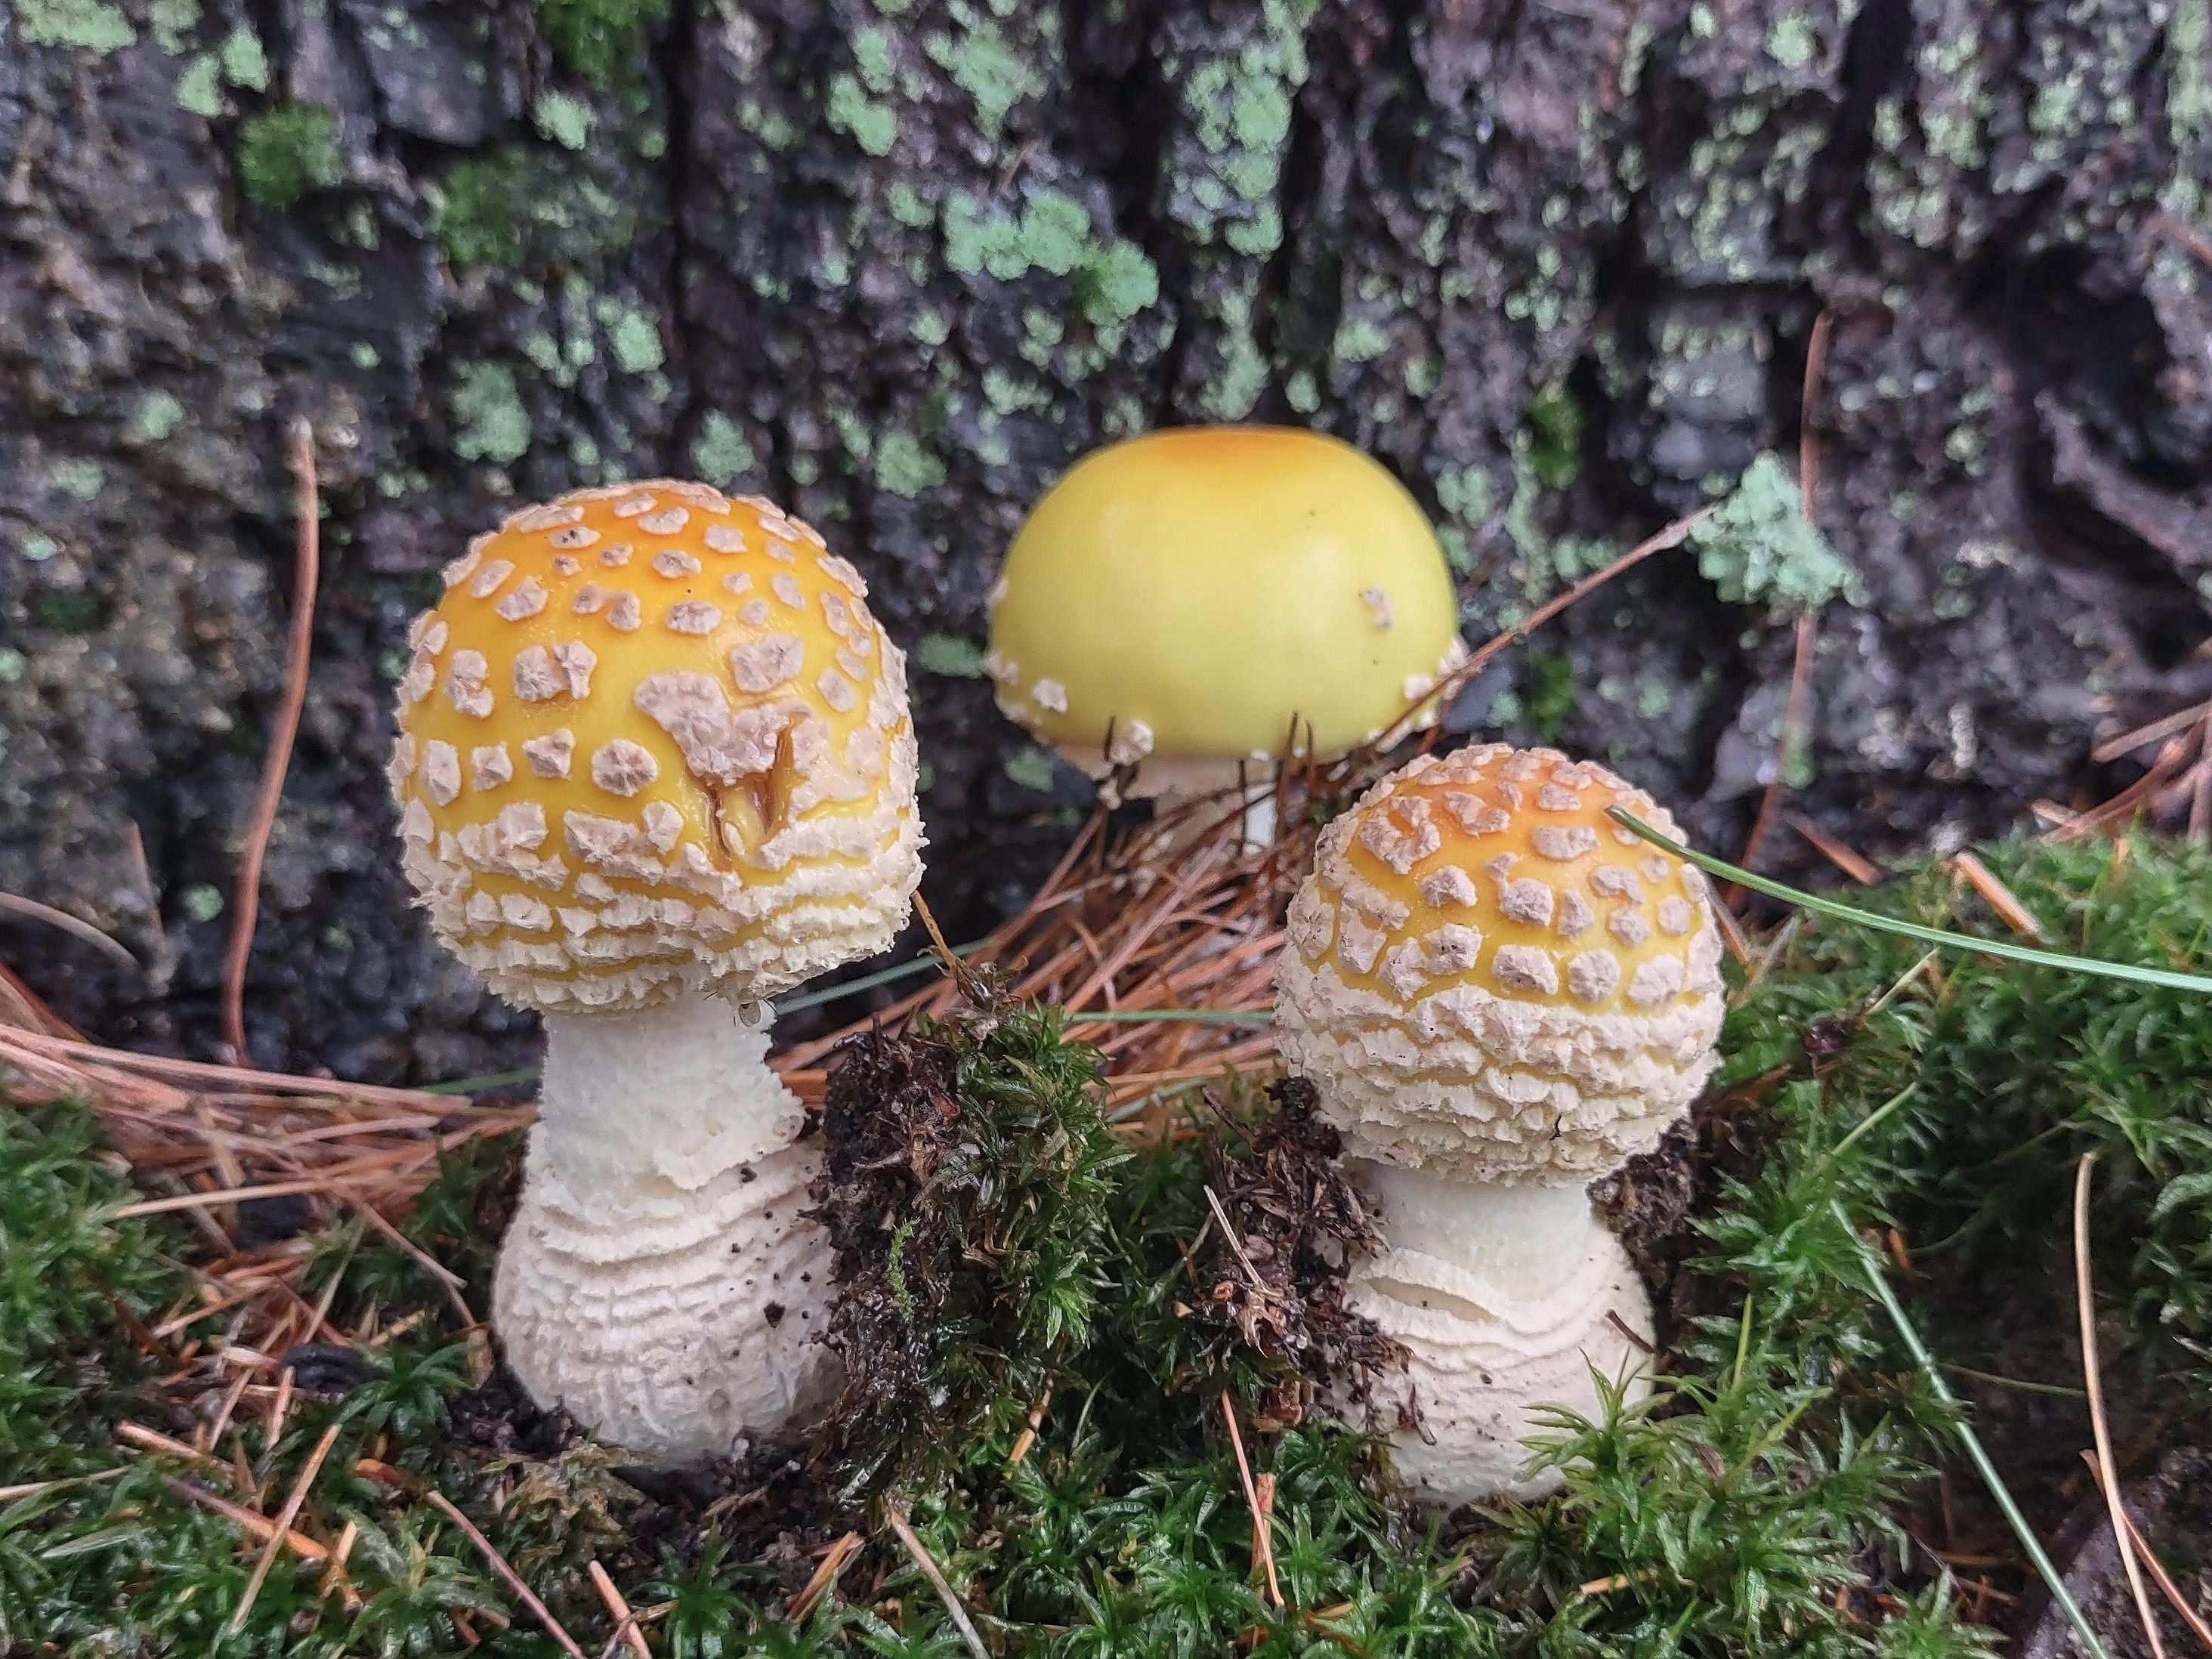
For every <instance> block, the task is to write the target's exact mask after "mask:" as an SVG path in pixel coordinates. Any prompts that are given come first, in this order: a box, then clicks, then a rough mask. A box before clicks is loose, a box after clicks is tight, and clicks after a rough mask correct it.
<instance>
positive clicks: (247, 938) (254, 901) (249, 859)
mask: <svg viewBox="0 0 2212 1659" xmlns="http://www.w3.org/2000/svg"><path fill="white" fill-rule="evenodd" d="M288 436H289V439H290V441H291V462H292V477H293V479H294V482H295V484H296V486H297V489H298V495H297V497H296V500H297V514H298V518H297V524H296V528H295V535H294V538H293V577H292V630H291V641H290V648H289V652H288V653H287V655H286V659H285V665H284V700H283V702H282V703H281V704H279V705H278V707H277V710H276V724H275V726H272V727H271V728H270V734H269V753H268V756H267V757H266V759H264V762H263V763H262V768H261V790H260V793H259V794H258V796H257V797H256V798H255V799H254V803H253V819H252V826H251V828H249V829H248V830H247V831H246V850H245V854H244V856H243V857H242V858H240V860H239V871H238V892H237V895H236V896H235V898H234V900H233V902H232V907H231V921H230V949H229V951H228V953H227V954H226V955H225V956H224V957H223V964H222V1031H223V1038H224V1040H225V1041H226V1042H228V1043H229V1044H230V1052H231V1057H232V1058H233V1059H234V1060H238V1061H240V1063H241V1064H242V1063H244V1062H245V1061H246V1060H248V1059H249V1058H251V1055H250V1052H249V1051H248V1049H247V1048H246V960H247V958H248V957H251V956H252V954H253V923H254V921H255V919H256V917H257V916H258V915H259V914H260V910H261V860H263V858H264V856H266V854H268V851H269V834H270V830H271V829H273V828H274V827H275V825H276V808H277V804H278V803H279V801H281V800H282V799H283V794H284V774H285V772H286V771H287V770H288V769H289V768H290V766H291V764H292V743H293V739H294V738H296V737H297V736H298V735H299V731H300V710H301V708H302V707H303V706H304V705H305V704H306V702H307V657H308V653H309V651H310V650H311V649H312V648H313V644H314V634H315V586H316V581H317V578H318V575H319V571H320V568H321V563H322V553H321V544H322V524H321V507H320V503H319V500H318V498H317V495H316V490H315V434H314V428H313V427H311V426H309V425H308V424H307V417H306V416H299V417H297V418H295V420H294V421H293V422H292V425H291V428H290V431H289V434H288ZM234 1628H235V1627H234Z"/></svg>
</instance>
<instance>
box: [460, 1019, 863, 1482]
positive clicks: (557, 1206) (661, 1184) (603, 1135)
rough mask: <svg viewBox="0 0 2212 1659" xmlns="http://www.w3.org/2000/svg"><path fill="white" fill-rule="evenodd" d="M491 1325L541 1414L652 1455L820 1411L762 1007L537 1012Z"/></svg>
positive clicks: (705, 1449)
mask: <svg viewBox="0 0 2212 1659" xmlns="http://www.w3.org/2000/svg"><path fill="white" fill-rule="evenodd" d="M545 1039H546V1048H545V1073H544V1085H543V1091H542V1094H541V1097H540V1101H539V1105H538V1124H537V1127H535V1128H533V1129H532V1131H531V1135H530V1151H529V1158H528V1164H527V1167H526V1175H525V1180H524V1186H523V1192H522V1200H521V1204H520V1207H519V1208H518V1210H517V1212H516V1214H515V1218H514V1221H513V1225H512V1226H511V1227H510V1228H509V1229H508V1231H507V1240H506V1243H505V1244H504V1246H503V1247H502V1249H501V1252H500V1260H499V1271H498V1275H497V1279H496V1282H495V1286H494V1290H493V1315H492V1317H493V1323H494V1325H495V1328H497V1329H498V1331H499V1333H500V1335H501V1340H502V1341H503V1343H504V1345H505V1346H506V1351H507V1363H508V1364H509V1365H510V1366H511V1367H512V1368H513V1371H514V1373H515V1375H516V1376H517V1377H519V1378H520V1380H521V1382H522V1383H523V1384H524V1386H525V1387H526V1388H527V1389H529V1390H530V1393H531V1395H532V1398H534V1399H536V1400H537V1401H538V1402H539V1403H540V1404H541V1405H546V1406H556V1405H557V1406H560V1407H564V1408H565V1409H566V1410H568V1412H569V1413H570V1414H571V1415H573V1416H574V1417H575V1418H577V1419H579V1420H580V1421H582V1422H585V1423H588V1424H590V1425H592V1427H593V1429H594V1431H596V1432H597V1433H599V1435H601V1436H602V1437H605V1438H606V1439H609V1440H611V1441H614V1442H616V1443H617V1444H620V1445H623V1446H626V1447H629V1449H632V1450H634V1451H637V1452H640V1453H642V1454H644V1455H647V1456H651V1457H655V1458H660V1459H665V1460H668V1461H671V1462H674V1461H681V1460H684V1459H687V1458H691V1457H696V1456H699V1455H706V1454H719V1455H726V1454H728V1453H729V1452H731V1451H732V1449H735V1448H736V1447H737V1446H738V1444H739V1443H740V1442H741V1441H744V1439H746V1438H747V1437H751V1436H757V1435H760V1434H764V1433H772V1432H775V1431H778V1430H780V1429H782V1428H785V1427H787V1426H788V1425H792V1424H793V1423H794V1422H795V1421H797V1420H799V1419H802V1418H803V1417H805V1415H806V1414H807V1413H811V1412H812V1411H815V1410H816V1409H817V1408H819V1407H822V1406H823V1405H825V1404H826V1403H827V1401H828V1400H829V1396H830V1395H831V1393H832V1391H833V1389H834V1386H835V1364H834V1360H833V1358H832V1356H831V1355H830V1353H829V1350H828V1349H827V1348H826V1347H824V1346H823V1345H822V1344H821V1342H820V1341H819V1340H817V1339H818V1337H819V1335H820V1334H821V1332H822V1329H823V1324H824V1322H825V1320H826V1318H827V1316H828V1310H829V1294H830V1287H831V1282H830V1271H829V1237H828V1235H827V1234H826V1233H825V1232H823V1230H822V1228H821V1226H820V1225H819V1224H817V1222H815V1221H813V1220H811V1218H809V1217H808V1214H807V1212H809V1211H811V1209H812V1208H813V1207H814V1206H815V1204H816V1202H817V1199H816V1195H815V1193H814V1190H813V1189H814V1188H815V1187H816V1185H817V1182H818V1181H819V1178H820V1174H821V1162H822V1158H821V1152H820V1150H819V1148H818V1146H815V1145H811V1144H808V1145H802V1144H799V1139H798V1138H799V1130H800V1128H801V1127H802V1126H803V1124H804V1122H805V1111H804V1109H802V1108H801V1106H800V1105H799V1101H798V1100H797V1098H796V1097H793V1095H792V1093H791V1091H789V1090H787V1089H786V1088H785V1087H784V1086H783V1084H782V1083H781V1080H780V1079H778V1078H777V1077H776V1075H775V1073H774V1072H773V1071H772V1070H770V1069H769V1065H768V1010H767V1008H766V1007H765V1006H759V1005H756V1006H752V1007H749V1008H741V1007H739V1006H737V1005H736V1004H733V1003H732V1002H729V1001H726V1000H723V999H721V998H719V997H714V996H705V995H696V994H695V995H687V996H684V997H682V998H679V999H678V1000H675V1001H672V1002H670V1003H666V1004H665V1005H662V1006H658V1007H654V1008H650V1009H647V1010H644V1011H642V1012H624V1013H597V1014H582V1015H562V1014H549V1015H547V1016H546V1018H545Z"/></svg>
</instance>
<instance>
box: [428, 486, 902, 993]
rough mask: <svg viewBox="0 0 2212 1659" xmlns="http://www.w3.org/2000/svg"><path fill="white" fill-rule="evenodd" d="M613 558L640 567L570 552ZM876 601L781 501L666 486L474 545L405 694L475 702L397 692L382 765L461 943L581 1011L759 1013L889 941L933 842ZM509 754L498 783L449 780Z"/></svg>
mask: <svg viewBox="0 0 2212 1659" xmlns="http://www.w3.org/2000/svg"><path fill="white" fill-rule="evenodd" d="M587 537H588V538H591V539H589V540H587V539H586V538H587ZM608 544H617V545H624V546H629V547H632V548H634V549H635V553H636V557H635V559H634V560H632V561H630V562H625V563H624V564H623V566H622V567H621V568H610V567H607V566H605V565H602V564H597V563H595V562H581V563H580V562H578V561H577V560H576V559H575V558H574V556H573V553H572V552H570V551H568V550H572V549H574V548H576V547H579V546H599V547H604V546H605V545H608ZM739 578H744V579H747V580H746V581H745V582H744V583H738V580H737V579H739ZM732 584H736V585H738V586H747V587H748V588H749V591H752V592H758V593H760V594H761V595H763V596H764V597H763V600H762V603H761V605H760V606H759V607H758V609H757V611H755V610H753V609H751V608H748V609H746V610H744V611H740V610H739V609H738V607H737V606H735V605H732V604H731V603H730V602H729V601H730V595H731V592H732ZM866 591H867V590H866V584H865V583H864V582H863V581H862V580H860V575H859V574H858V573H857V572H856V571H854V568H853V567H852V566H851V565H850V564H848V563H847V562H845V561H844V560H843V559H841V558H839V557H837V556H835V555H833V554H831V553H829V552H828V550H826V549H825V548H824V547H823V542H822V538H820V537H819V536H817V535H816V534H815V533H814V532H813V531H812V530H811V529H810V528H808V527H807V526H805V525H802V524H800V523H799V521H798V520H793V519H791V518H788V517H787V516H786V515H785V514H784V513H782V512H781V509H779V508H778V507H775V504H774V503H772V502H769V501H764V500H762V499H760V498H759V497H757V496H746V497H739V498H735V499H732V498H730V497H727V496H725V495H723V494H722V493H721V492H720V491H719V490H716V489H710V488H708V486H706V485H704V484H698V483H687V482H683V481H678V480H672V479H653V480H649V481H646V482H641V483H635V484H622V485H611V486H603V487H599V488H595V489H580V490H574V491H572V492H570V493H569V494H568V495H563V496H561V497H560V498H559V499H558V500H556V501H550V502H548V503H545V504H544V505H543V506H539V507H528V508H526V509H524V510H523V511H521V512H519V513H514V514H513V515H511V516H510V517H509V518H508V519H507V521H506V522H505V523H504V524H503V525H502V526H501V527H500V528H499V529H498V530H497V531H495V532H492V533H490V534H489V535H486V536H480V537H478V538H477V539H476V540H475V541H474V542H473V543H471V547H470V550H469V552H468V554H467V555H466V556H465V557H464V558H462V559H460V560H458V561H456V562H454V563H453V565H452V566H449V567H448V568H447V589H446V593H445V597H444V598H443V599H441V600H440V601H439V603H438V605H436V606H435V608H434V609H433V611H430V612H428V613H427V614H426V616H425V617H424V618H423V619H422V622H421V623H419V624H418V626H417V627H416V629H415V630H414V632H413V635H412V638H413V641H414V651H415V654H414V658H413V659H412V661H411V662H410V667H409V671H408V676H407V678H406V681H405V684H406V685H407V686H409V687H410V688H411V687H413V686H415V685H416V684H421V683H422V681H423V679H424V677H425V676H428V677H429V680H430V683H432V684H449V683H453V680H454V674H455V669H456V666H457V665H458V666H459V669H460V670H462V672H461V674H460V676H459V678H460V681H461V682H463V683H464V689H465V690H466V692H467V694H468V695H467V696H465V698H463V699H459V700H456V699H454V698H450V697H446V696H435V697H422V696H409V695H407V694H406V693H405V692H403V695H402V696H401V698H400V700H399V703H398V725H399V732H400V738H399V743H398V751H397V755H396V757H395V762H394V765H393V767H392V787H393V793H394V794H395V796H396V798H397V799H398V803H399V805H400V808H401V814H402V817H401V824H402V837H403V842H404V855H403V856H404V866H405V868H406V871H407V874H408V877H409V878H410V881H411V882H412V883H413V884H414V886H415V890H416V896H417V898H418V900H419V902H421V903H422V904H423V905H424V906H425V908H428V911H429V914H430V920H431V924H432V926H433V927H435V930H436V931H437V933H438V934H439V937H440V938H441V939H443V940H444V941H445V943H446V945H447V947H448V948H449V949H451V950H452V951H453V952H454V953H455V954H456V955H457V956H459V957H460V958H461V960H462V961H463V962H465V963H467V964H468V966H470V967H471V968H472V969H475V970H476V971H477V973H479V974H481V975H483V977H484V978H485V979H486V980H487V981H489V983H490V985H491V987H492V988H493V989H494V990H495V991H496V992H498V993H499V994H501V996H503V997H505V998H507V1000H509V1001H511V1002H515V1003H520V1004H521V1005H523V1006H527V1007H532V1008H538V1009H540V1010H544V1011H560V1012H588V1011H590V1010H592V1009H597V1008H607V1009H620V1008H635V1007H641V1006H648V1005H650V1004H653V1003H655V1002H659V1001H662V1000H666V999H667V998H669V997H671V996H673V995H676V994H679V993H681V992H683V991H685V990H689V989H696V988H701V987H706V986H708V985H715V986H719V987H720V988H722V989H724V990H726V991H727V992H728V993H729V994H732V995H734V996H736V997H738V998H739V999H741V1000H757V999H762V998H766V997H770V996H774V995H776V994H779V993H781V992H782V991H785V990H787V989H789V988H790V987H792V986H793V985H796V984H799V983H800V982H801V981H805V980H806V979H809V978H811V977H812V976H813V975H816V974H817V973H820V972H822V971H823V970H824V969H829V968H831V967H834V966H836V964H837V963H842V962H846V961H850V960H853V959H854V958H856V957H864V956H868V955H871V954H872V953H873V952H875V951H879V950H881V949H883V948H884V946H886V945H889V944H890V940H891V938H892V936H893V935H894V934H895V933H896V932H897V930H898V928H899V927H902V925H903V924H904V922H905V920H906V917H907V915H908V908H909V905H910V902H911V899H912V896H913V892H914V889H915V884H916V882H917V881H918V879H919V878H920V874H921V845H922V835H921V817H920V812H919V808H918V806H917V804H916V801H915V774H916V764H915V738H914V726H913V721H912V719H911V716H910V714H909V712H908V704H907V690H906V660H905V658H904V656H903V654H902V653H901V652H900V651H899V650H898V648H897V647H896V646H894V645H893V644H892V643H891V642H890V639H889V638H888V636H886V635H884V632H883V629H882V628H881V627H880V626H879V625H878V623H877V622H876V620H875V618H874V617H873V616H872V615H871V614H870V612H869V611H868V608H867V605H866ZM518 592H522V593H526V594H527V595H528V596H529V597H528V599H527V600H526V602H524V603H518V604H508V603H505V601H507V600H508V599H512V598H513V595H514V594H516V593H518ZM464 704H465V706H464ZM500 745H504V746H505V748H506V750H507V751H508V752H509V753H511V754H512V755H513V756H514V757H518V763H516V764H513V765H512V766H511V767H510V768H509V769H507V772H506V774H505V775H501V776H497V777H495V776H494V774H495V772H497V771H498V770H499V769H497V768H492V769H483V768H478V769H475V770H474V771H473V772H471V771H469V770H466V769H463V768H461V767H460V766H459V763H458V757H467V756H471V755H474V754H476V753H477V751H478V750H483V749H487V748H493V747H497V746H500ZM402 760H404V762H405V763H404V764H402V763H401V762H402Z"/></svg>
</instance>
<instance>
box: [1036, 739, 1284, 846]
mask: <svg viewBox="0 0 2212 1659" xmlns="http://www.w3.org/2000/svg"><path fill="white" fill-rule="evenodd" d="M1060 753H1061V754H1062V755H1064V756H1066V758H1067V759H1068V761H1069V762H1070V763H1073V765H1075V766H1077V767H1079V768H1080V769H1082V770H1084V771H1085V772H1086V773H1088V774H1089V775H1091V777H1093V778H1096V779H1097V780H1098V781H1099V783H1100V785H1101V792H1102V793H1106V792H1108V791H1110V790H1111V789H1112V788H1113V787H1114V782H1113V781H1114V778H1115V774H1116V770H1117V769H1116V768H1115V766H1114V765H1113V764H1112V763H1109V761H1107V760H1106V759H1105V758H1104V757H1102V756H1100V755H1099V754H1098V752H1097V750H1088V751H1085V750H1077V749H1073V748H1066V749H1062V750H1060ZM1276 770H1277V768H1276V765H1275V763H1274V762H1273V760H1270V759H1267V758H1264V757H1263V758H1261V759H1256V760H1255V759H1250V758H1247V759H1244V760H1241V761H1240V760H1206V759H1198V758H1193V757H1188V756H1183V755H1152V756H1148V757H1146V758H1145V759H1144V760H1143V761H1142V762H1140V763H1139V764H1138V766H1137V769H1136V774H1135V776H1134V777H1133V778H1132V779H1131V780H1130V781H1129V784H1128V787H1127V791H1126V793H1127V795H1128V797H1129V799H1133V800H1149V801H1150V802H1152V815H1153V817H1156V818H1165V817H1170V816H1171V815H1173V814H1176V813H1182V814H1183V822H1182V826H1181V828H1180V829H1178V831H1177V832H1176V836H1175V837H1174V844H1175V845H1176V846H1178V847H1180V846H1182V845H1183V844H1185V843H1187V842H1192V841H1195V840H1196V839H1198V837H1199V836H1200V835H1201V834H1202V833H1204V832H1205V831H1206V830H1207V829H1210V828H1211V827H1212V825H1214V824H1215V823H1218V822H1220V820H1221V819H1223V818H1225V817H1227V816H1228V815H1229V814H1230V813H1231V812H1232V811H1236V810H1237V803H1238V802H1239V801H1240V800H1241V801H1242V802H1243V814H1244V823H1243V837H1242V839H1241V840H1240V842H1239V843H1238V850H1239V852H1240V853H1241V854H1243V856H1245V857H1248V858H1253V857H1257V856H1258V855H1259V854H1262V853H1265V852H1266V851H1267V848H1269V847H1270V846H1272V845H1273V842H1274V839H1275V774H1276ZM1117 804H1118V800H1117V799H1116V798H1115V797H1114V796H1112V795H1111V794H1109V795H1108V799H1107V805H1109V806H1111V805H1117Z"/></svg>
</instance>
